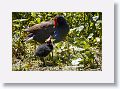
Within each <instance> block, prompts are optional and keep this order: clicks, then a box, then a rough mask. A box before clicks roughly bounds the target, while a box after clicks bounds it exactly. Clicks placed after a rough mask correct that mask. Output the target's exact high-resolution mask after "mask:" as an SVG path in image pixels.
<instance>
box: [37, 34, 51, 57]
mask: <svg viewBox="0 0 120 89" xmlns="http://www.w3.org/2000/svg"><path fill="white" fill-rule="evenodd" d="M52 50H53V44H52V42H51V36H50V37H49V38H48V39H47V41H46V43H44V44H42V45H40V46H38V48H37V50H36V51H35V55H36V56H39V57H46V56H47V55H48V54H49V53H50V52H51V51H52Z"/></svg>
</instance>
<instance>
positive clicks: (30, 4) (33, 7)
mask: <svg viewBox="0 0 120 89" xmlns="http://www.w3.org/2000/svg"><path fill="white" fill-rule="evenodd" d="M0 6H1V7H0V12H1V14H0V37H1V43H0V72H1V73H0V82H2V83H114V2H113V0H109V1H108V0H54V1H51V0H36V1H34V0H3V1H2V2H1V3H0ZM32 11H33V12H102V71H12V12H32Z"/></svg>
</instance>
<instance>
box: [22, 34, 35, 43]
mask: <svg viewBox="0 0 120 89" xmlns="http://www.w3.org/2000/svg"><path fill="white" fill-rule="evenodd" d="M33 37H34V34H33V33H31V34H29V35H28V36H27V38H25V39H24V40H23V42H28V41H30V40H33Z"/></svg>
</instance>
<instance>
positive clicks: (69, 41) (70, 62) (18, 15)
mask: <svg viewBox="0 0 120 89" xmlns="http://www.w3.org/2000/svg"><path fill="white" fill-rule="evenodd" d="M56 15H63V16H64V17H65V19H66V20H67V22H68V23H69V26H70V32H69V34H68V35H67V37H66V39H64V41H61V42H59V43H56V44H54V50H53V52H52V53H50V55H49V56H47V57H46V58H45V61H46V65H47V67H41V65H42V61H41V60H42V59H41V58H39V57H36V56H34V52H35V50H36V48H37V47H38V45H41V44H39V43H37V42H35V41H30V42H28V43H24V42H23V39H24V38H25V37H26V36H27V35H28V34H26V33H24V30H25V29H26V28H27V27H30V26H33V25H34V24H38V23H41V22H42V21H47V20H50V19H51V18H53V17H54V16H56ZM101 67H102V13H101V12H13V13H12V70H14V71H23V70H24V71H28V70H29V71H30V70H31V71H33V70H34V71H37V70H48V71H50V70H78V71H79V70H102V68H101Z"/></svg>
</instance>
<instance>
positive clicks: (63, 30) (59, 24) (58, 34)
mask: <svg viewBox="0 0 120 89" xmlns="http://www.w3.org/2000/svg"><path fill="white" fill-rule="evenodd" d="M55 21H56V27H55V30H54V36H53V38H54V39H55V43H56V42H60V41H62V40H64V38H65V37H66V36H67V34H68V32H69V25H68V23H67V21H66V20H65V18H64V17H63V16H56V17H55Z"/></svg>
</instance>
